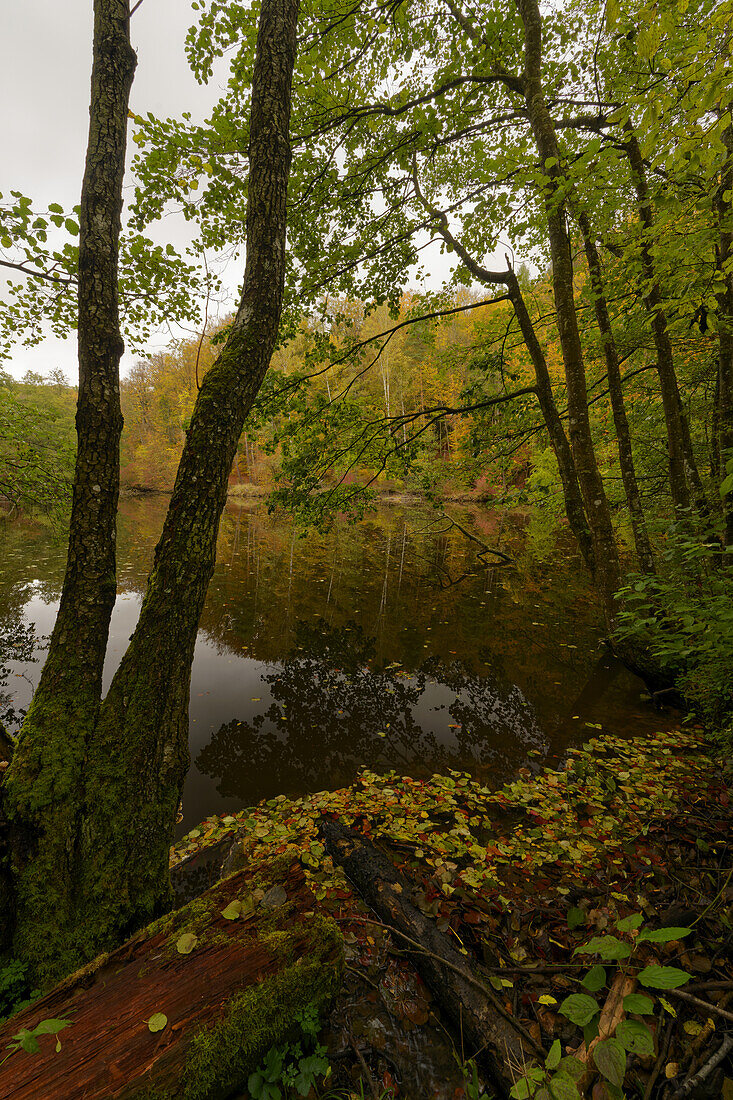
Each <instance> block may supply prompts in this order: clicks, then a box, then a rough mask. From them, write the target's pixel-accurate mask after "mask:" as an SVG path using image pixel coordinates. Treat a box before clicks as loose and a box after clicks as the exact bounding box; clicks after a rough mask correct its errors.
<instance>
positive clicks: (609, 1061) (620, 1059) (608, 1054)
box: [593, 1039, 626, 1088]
mask: <svg viewBox="0 0 733 1100" xmlns="http://www.w3.org/2000/svg"><path fill="white" fill-rule="evenodd" d="M593 1061H594V1062H595V1064H596V1069H597V1070H598V1071H599V1073H602V1074H603V1076H604V1077H605V1078H606V1080H607V1081H610V1082H611V1084H612V1085H617V1086H618V1087H619V1088H621V1086H622V1085H623V1083H624V1077H625V1075H626V1051H625V1050H624V1048H623V1047H622V1046H621V1043H620V1042H619V1041H618V1039H601V1041H600V1043H597V1044H596V1046H595V1047H594V1048H593Z"/></svg>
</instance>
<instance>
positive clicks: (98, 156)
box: [0, 0, 136, 970]
mask: <svg viewBox="0 0 733 1100" xmlns="http://www.w3.org/2000/svg"><path fill="white" fill-rule="evenodd" d="M135 64H136V58H135V54H134V52H133V50H132V48H131V46H130V40H129V7H128V0H96V2H95V4H94V61H93V67H92V90H91V107H90V125H89V141H88V146H87V157H86V168H85V172H84V181H83V184H82V193H81V212H80V217H79V231H80V238H79V277H78V305H79V314H78V341H79V397H78V406H77V414H76V428H77V435H78V450H77V459H76V470H75V474H74V489H73V501H72V510H71V522H70V534H69V549H68V558H67V565H66V574H65V577H64V584H63V590H62V593H61V603H60V606H59V611H58V616H57V618H56V624H55V626H54V630H53V634H52V636H51V643H50V646H49V652H48V657H47V659H46V663H45V665H44V668H43V674H42V676H41V680H40V683H39V685H38V688H37V690H36V693H35V695H34V698H33V702H32V704H31V707H30V709H29V712H28V715H27V717H26V720H25V722H24V723H23V728H22V730H21V734H20V737H19V739H18V742H17V746H16V749H15V753H14V757H13V762H12V765H11V767H10V769H9V772H8V778H7V780H6V782H5V785H4V789H3V802H4V808H5V813H6V814H7V817H8V819H9V822H10V831H11V836H10V844H11V849H12V866H11V874H12V882H13V887H14V888H13V891H12V893H14V895H15V896H14V899H11V898H8V897H7V895H6V897H5V898H3V899H0V918H1V917H2V916H3V901H4V902H5V903H6V904H7V903H8V902H10V904H11V906H13V905H14V908H15V914H13V913H9V914H8V913H6V914H5V916H6V918H7V919H8V921H9V923H14V924H15V929H16V931H15V945H14V950H15V951H16V953H17V954H19V955H21V956H22V957H24V958H26V959H28V960H29V961H32V962H34V963H38V965H39V966H40V968H41V970H42V969H43V965H44V960H45V959H47V958H48V957H54V958H55V959H56V960H57V961H58V962H59V965H60V966H61V967H62V968H65V967H66V965H67V963H66V962H64V961H63V960H65V959H66V950H67V947H66V936H67V934H68V930H69V929H70V928H71V927H72V926H73V924H74V922H75V919H76V917H75V910H74V889H75V884H74V851H75V845H76V840H77V830H78V823H79V810H80V805H81V804H82V801H83V768H84V760H85V756H86V751H87V741H88V738H89V735H90V733H91V730H92V729H93V727H94V723H95V721H96V718H97V714H98V711H99V705H100V697H101V689H102V668H103V664H104V655H105V651H106V648H107V634H108V629H109V621H110V616H111V614H112V608H113V606H114V601H115V594H116V566H115V533H116V515H117V497H118V492H119V441H120V432H121V430H122V414H121V412H120V391H119V362H120V357H121V355H122V351H123V343H122V337H121V336H120V327H119V317H118V304H117V254H118V241H119V233H120V213H121V209H122V180H123V175H124V168H125V144H126V137H127V112H128V101H129V94H130V88H131V86H132V79H133V74H134V71H135ZM44 913H47V914H49V915H50V919H48V920H45V921H44V920H42V914H44ZM39 919H40V923H41V924H42V926H43V931H42V933H41V932H39V931H38V924H39ZM67 961H68V963H69V965H70V963H71V961H72V960H71V958H69V959H68V960H67Z"/></svg>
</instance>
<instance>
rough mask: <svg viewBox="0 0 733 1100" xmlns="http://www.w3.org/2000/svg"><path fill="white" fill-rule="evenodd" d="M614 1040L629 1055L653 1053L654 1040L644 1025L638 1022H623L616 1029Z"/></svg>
mask: <svg viewBox="0 0 733 1100" xmlns="http://www.w3.org/2000/svg"><path fill="white" fill-rule="evenodd" d="M616 1038H617V1039H618V1041H619V1042H620V1043H621V1046H622V1047H625V1049H626V1050H628V1051H629V1052H630V1053H631V1054H642V1055H648V1054H653V1053H654V1039H653V1038H652V1033H651V1031H650V1030H649V1028H648V1027H647V1026H646V1024H641V1023H639V1021H638V1020H624V1021H623V1022H622V1023H620V1024H619V1025H618V1027H617V1028H616Z"/></svg>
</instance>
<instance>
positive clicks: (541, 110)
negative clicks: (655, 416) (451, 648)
mask: <svg viewBox="0 0 733 1100" xmlns="http://www.w3.org/2000/svg"><path fill="white" fill-rule="evenodd" d="M516 3H517V9H518V11H519V14H520V17H521V20H522V23H523V27H524V74H523V78H522V86H523V95H524V100H525V104H526V108H527V116H528V118H529V124H530V127H531V129H532V134H533V137H534V140H535V144H536V146H537V151H538V153H539V157H540V161H541V163H542V165H543V172H544V174H545V176H546V177H547V180H548V183H547V186H546V189H545V195H544V201H545V211H546V217H547V232H548V240H549V245H550V256H551V259H552V285H553V292H554V298H555V312H556V316H557V325H558V335H559V338H560V347H561V350H562V357H563V364H564V367H565V380H566V384H567V394H568V413H569V435H570V446H571V448H572V452H573V459H574V461H575V468H576V471H577V475H578V483H579V485H580V490H581V493H582V495H583V502H584V504H585V513H586V516H587V518H588V524H589V526H590V530H591V535H592V538H593V550H594V556H595V566H596V569H595V581H596V586H597V587H598V589H599V592H600V594H601V597H602V600H603V605H604V610H605V613H606V618H607V620H608V621H610V620H611V619H612V618H613V600H614V593H615V592H616V590H617V589H618V587H619V583H620V574H619V561H618V550H617V547H616V540H615V536H614V532H613V525H612V523H611V512H610V508H609V506H608V499H607V497H606V492H605V489H604V487H603V480H602V478H601V475H600V471H599V469H598V463H597V461H596V455H595V449H594V446H593V437H592V434H591V429H590V418H589V416H588V393H587V386H586V376H585V363H584V360H583V349H582V346H581V342H580V332H579V329H578V317H577V313H576V309H575V290H574V285H573V264H572V253H571V242H570V237H569V234H568V232H567V228H566V225H565V206H564V198H563V190H564V185H565V183H566V182H567V181H566V178H565V175H564V173H563V170H562V168H561V166H560V149H559V146H558V142H557V135H556V134H555V128H554V124H553V121H552V116H551V115H550V112H549V109H548V107H547V102H546V100H545V94H544V88H543V83H542V17H541V15H540V10H539V5H538V3H537V0H516Z"/></svg>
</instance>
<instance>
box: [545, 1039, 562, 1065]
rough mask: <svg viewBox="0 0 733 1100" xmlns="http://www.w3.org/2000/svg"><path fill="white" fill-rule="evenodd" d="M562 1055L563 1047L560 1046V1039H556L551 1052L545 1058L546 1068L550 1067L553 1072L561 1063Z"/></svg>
mask: <svg viewBox="0 0 733 1100" xmlns="http://www.w3.org/2000/svg"><path fill="white" fill-rule="evenodd" d="M561 1057H562V1047H561V1046H560V1040H559V1039H555V1042H554V1043H553V1044H552V1046H551V1047H550V1052H549V1054H548V1055H547V1057H546V1058H545V1069H549V1070H550V1072H551V1073H552V1072H553V1070H556V1069H557V1067H558V1066H559V1065H560V1058H561Z"/></svg>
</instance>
